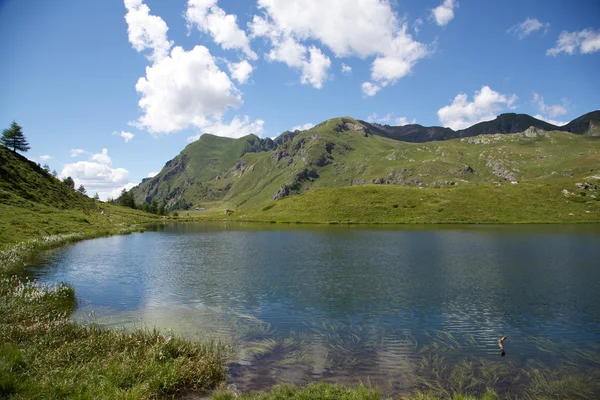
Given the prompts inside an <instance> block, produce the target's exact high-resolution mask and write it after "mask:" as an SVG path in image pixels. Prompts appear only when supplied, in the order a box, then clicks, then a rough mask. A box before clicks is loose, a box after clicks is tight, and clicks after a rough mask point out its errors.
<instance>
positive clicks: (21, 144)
mask: <svg viewBox="0 0 600 400" xmlns="http://www.w3.org/2000/svg"><path fill="white" fill-rule="evenodd" d="M0 144H2V145H3V146H6V147H8V148H9V149H12V151H13V152H15V153H16V152H17V150H19V151H22V152H26V151H27V150H29V149H30V147H29V142H27V139H26V138H25V135H23V128H21V127H20V126H19V124H17V123H16V122H15V121H13V122H12V124H10V128H7V129H5V130H3V131H2V138H0Z"/></svg>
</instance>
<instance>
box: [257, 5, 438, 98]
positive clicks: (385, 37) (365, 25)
mask: <svg viewBox="0 0 600 400" xmlns="http://www.w3.org/2000/svg"><path fill="white" fill-rule="evenodd" d="M258 6H259V8H261V9H262V10H263V11H264V16H256V15H255V16H254V19H253V21H252V22H251V23H250V24H249V26H250V29H251V32H252V36H253V37H265V38H267V39H268V40H270V42H271V45H272V49H271V51H270V52H269V53H268V55H267V58H268V59H269V60H271V61H280V62H284V63H286V64H287V65H288V66H290V67H296V68H301V69H302V71H303V78H302V81H303V82H304V83H311V84H313V86H315V87H320V85H322V82H323V81H322V80H321V79H319V77H324V76H325V73H324V72H323V71H324V69H325V66H327V67H328V66H329V64H330V62H329V59H328V58H327V59H326V58H325V57H326V56H325V55H324V54H323V52H322V51H321V50H320V49H319V48H317V47H316V46H315V45H312V46H311V48H310V49H308V48H307V47H306V46H305V45H304V44H303V42H305V41H312V42H314V41H316V42H320V43H321V44H322V45H323V46H325V47H327V48H328V49H329V50H330V51H331V52H333V54H334V55H335V56H336V57H338V58H344V57H350V56H357V57H360V58H367V57H371V56H375V57H376V60H375V61H374V63H373V65H372V71H371V72H372V74H371V75H372V76H371V79H373V80H374V81H376V82H379V83H371V86H365V85H363V91H365V89H367V92H368V93H372V94H370V95H374V94H375V93H376V92H377V90H379V89H381V87H384V86H385V85H387V84H389V83H392V84H393V83H395V81H396V80H398V79H400V78H402V77H403V76H405V75H407V74H408V73H409V72H410V71H411V69H412V68H413V66H414V65H415V63H416V62H417V61H418V60H419V59H421V58H423V57H424V56H425V55H426V54H427V53H428V50H427V46H425V45H423V44H422V43H419V42H417V41H415V40H414V39H413V38H412V37H411V35H410V34H408V33H407V27H406V23H401V21H400V20H399V18H398V17H397V16H396V14H395V13H394V11H393V10H392V8H391V5H390V3H389V1H387V0H346V1H344V2H341V1H339V0H297V1H277V0H258ZM309 51H310V53H311V54H310V56H311V57H310V60H311V63H312V64H314V65H313V68H310V70H312V72H313V74H312V76H313V79H309V78H307V76H306V70H307V69H308V68H303V67H302V64H303V62H304V63H306V62H307V60H308V57H307V52H309ZM398 68H400V69H398ZM315 70H317V71H318V73H314V72H315ZM315 83H318V84H315ZM375 87H377V88H378V89H377V90H375Z"/></svg>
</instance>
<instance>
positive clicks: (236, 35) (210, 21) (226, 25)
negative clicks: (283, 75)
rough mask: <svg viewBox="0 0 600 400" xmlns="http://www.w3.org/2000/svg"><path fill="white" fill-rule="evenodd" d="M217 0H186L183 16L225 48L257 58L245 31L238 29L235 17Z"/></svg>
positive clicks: (189, 23) (252, 58)
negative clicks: (221, 6) (218, 4)
mask: <svg viewBox="0 0 600 400" xmlns="http://www.w3.org/2000/svg"><path fill="white" fill-rule="evenodd" d="M217 1H218V0H188V6H187V10H186V13H185V18H186V20H187V22H188V25H189V26H190V27H192V26H195V27H196V28H197V29H198V30H199V31H201V32H204V33H208V34H210V35H211V36H212V38H213V40H214V41H215V43H217V44H218V45H220V46H221V47H222V48H223V49H225V50H232V49H235V50H241V51H242V52H244V54H245V55H246V57H248V58H249V59H251V60H255V59H257V56H256V53H254V52H253V51H252V49H251V48H250V41H249V40H248V36H247V35H246V32H244V31H243V30H241V29H240V27H239V26H238V23H237V17H236V16H235V15H233V14H227V13H226V12H225V11H224V10H223V9H222V8H220V7H218V6H217Z"/></svg>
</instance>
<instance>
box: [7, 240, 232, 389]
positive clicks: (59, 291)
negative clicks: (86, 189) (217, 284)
mask: <svg viewBox="0 0 600 400" xmlns="http://www.w3.org/2000/svg"><path fill="white" fill-rule="evenodd" d="M85 237H86V236H85V235H84V234H71V235H62V236H51V237H45V238H42V239H32V240H29V241H28V242H26V243H21V244H18V245H16V246H13V247H12V248H11V249H9V250H7V251H3V252H1V253H0V263H1V265H2V266H3V268H2V273H1V274H0V297H2V302H0V397H7V398H15V399H36V398H39V399H52V398H81V399H87V398H89V399H102V398H105V399H113V398H124V399H125V398H127V399H138V398H155V397H170V396H173V395H177V394H178V393H180V392H181V391H184V390H185V391H189V390H193V391H205V390H207V389H209V388H213V387H215V386H216V385H217V384H218V383H219V382H221V381H223V380H224V378H225V367H224V360H225V358H226V356H227V354H228V352H229V351H228V348H227V347H226V346H222V345H219V344H215V343H204V344H203V343H192V342H187V341H183V340H181V339H180V338H177V337H171V336H165V335H163V334H161V333H159V332H156V331H144V330H137V331H135V332H125V331H117V330H110V329H102V328H100V327H97V326H82V325H78V324H75V323H73V322H71V321H70V319H69V317H70V314H71V313H72V312H73V310H74V309H75V307H76V300H75V293H74V290H73V289H72V288H70V287H69V286H67V285H64V284H61V285H57V286H47V285H42V284H39V283H37V282H34V281H28V280H26V279H23V278H19V277H18V276H16V275H11V274H12V273H14V272H19V270H20V269H21V268H23V266H24V261H26V259H27V258H26V257H27V256H30V255H32V254H34V253H35V252H36V251H39V250H40V249H44V248H49V247H53V246H57V245H61V244H65V243H68V242H71V241H74V240H80V239H83V238H85Z"/></svg>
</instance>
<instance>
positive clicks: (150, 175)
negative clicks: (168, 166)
mask: <svg viewBox="0 0 600 400" xmlns="http://www.w3.org/2000/svg"><path fill="white" fill-rule="evenodd" d="M156 175H158V172H148V178H154V177H155V176H156Z"/></svg>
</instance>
